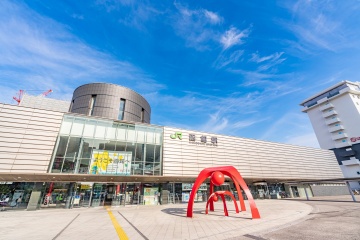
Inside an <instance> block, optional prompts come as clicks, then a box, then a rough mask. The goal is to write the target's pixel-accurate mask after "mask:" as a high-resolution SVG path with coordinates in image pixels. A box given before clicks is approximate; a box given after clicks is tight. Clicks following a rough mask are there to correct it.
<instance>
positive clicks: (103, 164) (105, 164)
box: [89, 150, 132, 175]
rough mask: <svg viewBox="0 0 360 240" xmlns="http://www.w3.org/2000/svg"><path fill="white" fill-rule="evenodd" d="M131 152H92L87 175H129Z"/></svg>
mask: <svg viewBox="0 0 360 240" xmlns="http://www.w3.org/2000/svg"><path fill="white" fill-rule="evenodd" d="M131 158H132V152H123V151H106V150H93V153H92V155H91V164H90V169H89V174H104V175H105V174H111V175H130V171H131Z"/></svg>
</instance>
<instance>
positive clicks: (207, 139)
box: [170, 132, 218, 147]
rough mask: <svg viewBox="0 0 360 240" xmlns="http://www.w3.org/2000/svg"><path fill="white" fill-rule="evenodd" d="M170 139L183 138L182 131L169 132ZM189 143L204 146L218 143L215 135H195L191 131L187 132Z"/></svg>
mask: <svg viewBox="0 0 360 240" xmlns="http://www.w3.org/2000/svg"><path fill="white" fill-rule="evenodd" d="M170 138H171V139H179V140H182V139H183V133H182V132H174V133H173V134H170ZM189 143H190V144H196V145H204V146H215V147H216V146H217V145H218V139H217V137H213V136H206V135H201V136H196V135H195V134H193V133H189Z"/></svg>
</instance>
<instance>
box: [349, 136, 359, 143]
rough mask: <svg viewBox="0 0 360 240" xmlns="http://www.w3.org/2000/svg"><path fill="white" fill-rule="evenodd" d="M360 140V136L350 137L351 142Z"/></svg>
mask: <svg viewBox="0 0 360 240" xmlns="http://www.w3.org/2000/svg"><path fill="white" fill-rule="evenodd" d="M358 140H360V137H352V138H350V141H351V142H356V141H358Z"/></svg>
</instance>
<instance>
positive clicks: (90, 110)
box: [88, 95, 96, 116]
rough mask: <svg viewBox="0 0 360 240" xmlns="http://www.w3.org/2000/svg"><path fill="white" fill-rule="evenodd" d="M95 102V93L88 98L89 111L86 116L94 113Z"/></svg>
mask: <svg viewBox="0 0 360 240" xmlns="http://www.w3.org/2000/svg"><path fill="white" fill-rule="evenodd" d="M95 102H96V95H92V96H91V99H90V104H89V112H88V116H92V115H93V113H94V107H95Z"/></svg>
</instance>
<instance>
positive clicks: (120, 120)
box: [0, 83, 348, 209]
mask: <svg viewBox="0 0 360 240" xmlns="http://www.w3.org/2000/svg"><path fill="white" fill-rule="evenodd" d="M116 88H118V90H119V91H116ZM84 89H85V90H84ZM79 90H82V91H79ZM109 98H111V99H110V100H109ZM95 99H96V101H95ZM71 103H72V104H71V106H70V112H68V111H66V110H64V108H61V109H62V110H54V109H44V108H45V107H44V106H43V105H39V106H33V105H31V106H14V105H8V104H0V194H5V195H10V196H12V198H13V199H14V198H15V197H14V196H17V195H22V196H25V197H24V199H25V203H27V207H28V209H34V208H37V207H38V203H39V199H41V201H40V202H41V204H40V205H41V207H49V206H56V207H60V206H64V207H69V206H70V205H69V204H70V202H71V201H70V200H71V199H72V198H74V199H77V200H79V201H78V202H77V204H79V206H99V205H113V206H118V205H125V204H145V205H151V204H156V201H157V198H154V196H157V195H156V194H157V193H158V192H159V191H160V192H161V202H162V203H167V202H175V201H183V202H186V201H187V199H188V197H189V192H190V190H191V184H192V183H193V182H194V181H195V179H196V178H197V176H198V174H199V173H200V171H201V170H203V169H204V168H208V167H215V166H227V165H231V166H234V167H235V168H237V169H238V171H239V172H240V174H241V175H242V177H243V178H244V179H245V181H246V182H247V184H248V185H249V188H250V189H251V192H252V194H253V195H254V197H255V198H264V197H265V198H279V197H285V196H288V197H305V196H306V195H308V196H324V195H342V194H346V193H347V192H348V189H347V187H346V186H345V185H344V184H343V183H340V184H335V185H332V186H326V185H321V186H319V185H315V184H311V185H309V184H308V183H306V184H303V183H299V182H301V181H306V182H309V183H314V182H318V181H323V180H329V179H341V178H342V173H341V170H340V167H339V165H338V164H337V161H336V158H335V155H334V153H333V152H332V151H330V150H325V149H318V148H310V147H303V146H295V145H290V144H282V143H273V142H267V141H259V140H254V139H246V138H241V137H233V136H225V135H220V134H214V133H206V132H200V131H197V130H188V129H179V128H173V127H166V126H156V125H152V124H150V123H148V122H149V121H150V112H151V109H150V106H149V105H148V104H147V102H146V100H145V99H144V98H142V97H141V95H139V94H137V93H135V92H133V91H132V90H131V89H125V88H123V87H121V86H115V85H112V84H99V83H96V84H88V85H84V87H79V88H77V90H75V93H74V97H73V100H72V101H71ZM134 103H137V104H134ZM139 106H140V107H139ZM40 107H41V109H40ZM79 109H80V110H81V111H82V112H79V111H80V110H79ZM226 184H227V185H226ZM8 185H9V186H8ZM221 187H224V188H228V189H230V188H233V185H232V183H231V181H227V182H226V183H225V185H224V186H221ZM207 190H208V188H207V185H206V184H205V185H203V186H202V188H201V189H200V190H199V192H198V193H197V197H196V199H197V201H206V194H207ZM1 191H2V192H1ZM14 191H15V192H14ZM238 194H240V193H238ZM66 199H67V200H66ZM69 199H70V200H69ZM29 206H30V207H29Z"/></svg>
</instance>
